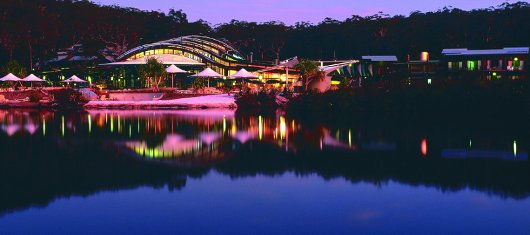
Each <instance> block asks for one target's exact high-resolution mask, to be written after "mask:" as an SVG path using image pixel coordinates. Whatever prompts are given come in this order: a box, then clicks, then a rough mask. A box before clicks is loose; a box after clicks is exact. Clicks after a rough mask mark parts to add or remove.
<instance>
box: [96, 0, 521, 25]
mask: <svg viewBox="0 0 530 235" xmlns="http://www.w3.org/2000/svg"><path fill="white" fill-rule="evenodd" d="M517 1H524V0H93V2H95V3H100V4H105V5H114V4H116V5H119V6H123V7H135V8H139V9H142V10H160V11H163V12H167V11H168V10H169V9H171V8H174V9H182V10H183V11H184V12H185V13H186V14H187V15H188V19H189V20H190V21H195V20H198V19H203V20H206V21H208V22H210V23H211V24H212V25H216V24H219V23H226V22H229V21H230V20H232V19H236V20H244V21H256V22H266V21H282V22H284V23H286V24H288V25H292V24H294V23H296V22H300V21H307V22H311V23H318V22H321V21H322V20H323V19H324V18H326V17H331V18H333V19H337V20H344V19H346V18H348V17H350V16H352V15H360V16H367V15H373V14H376V13H377V12H379V11H382V12H384V13H386V14H390V15H399V14H401V15H408V14H409V13H410V12H412V11H416V10H419V11H423V12H425V11H436V10H438V9H441V8H443V7H445V6H452V7H456V8H460V9H464V10H471V9H477V8H487V7H490V6H498V5H500V4H502V3H503V2H510V3H513V2H517Z"/></svg>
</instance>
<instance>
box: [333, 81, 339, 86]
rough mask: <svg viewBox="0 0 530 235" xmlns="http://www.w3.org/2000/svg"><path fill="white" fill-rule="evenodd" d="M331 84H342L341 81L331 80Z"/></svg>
mask: <svg viewBox="0 0 530 235" xmlns="http://www.w3.org/2000/svg"><path fill="white" fill-rule="evenodd" d="M331 85H340V81H331Z"/></svg>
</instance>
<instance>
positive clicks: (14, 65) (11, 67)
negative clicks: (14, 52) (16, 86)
mask: <svg viewBox="0 0 530 235" xmlns="http://www.w3.org/2000/svg"><path fill="white" fill-rule="evenodd" d="M8 73H12V74H14V75H15V76H17V77H20V78H24V77H26V76H27V75H28V73H27V70H26V68H24V67H23V66H22V65H20V64H19V63H18V62H17V61H16V60H11V61H9V62H7V64H6V65H4V67H2V74H4V75H5V74H8Z"/></svg>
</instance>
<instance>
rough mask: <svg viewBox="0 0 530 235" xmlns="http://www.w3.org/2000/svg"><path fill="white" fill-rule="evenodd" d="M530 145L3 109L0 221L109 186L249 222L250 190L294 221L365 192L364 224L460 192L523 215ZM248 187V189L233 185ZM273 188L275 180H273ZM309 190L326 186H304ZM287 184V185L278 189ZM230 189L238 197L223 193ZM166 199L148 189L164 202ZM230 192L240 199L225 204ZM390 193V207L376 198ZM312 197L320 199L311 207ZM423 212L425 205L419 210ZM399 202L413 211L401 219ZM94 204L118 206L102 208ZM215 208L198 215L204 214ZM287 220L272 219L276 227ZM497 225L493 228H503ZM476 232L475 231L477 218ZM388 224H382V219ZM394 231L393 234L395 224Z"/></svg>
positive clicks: (412, 132)
mask: <svg viewBox="0 0 530 235" xmlns="http://www.w3.org/2000/svg"><path fill="white" fill-rule="evenodd" d="M529 144H530V141H529V138H528V136H525V135H520V134H517V133H510V132H508V133H501V134H499V133H486V134H485V133H482V132H479V133H476V132H473V131H466V130H446V131H432V130H423V129H421V128H412V127H407V128H406V129H400V128H399V127H398V128H396V129H392V128H388V127H386V126H383V127H377V126H376V127H373V126H372V127H363V126H356V125H353V124H352V125H332V124H307V123H302V122H300V121H298V120H294V119H292V118H289V117H287V116H285V115H284V114H283V113H276V114H270V115H263V114H262V115H259V114H256V115H240V114H236V113H235V112H234V111H231V110H189V111H183V110H178V111H173V110H171V111H170V110H168V111H146V110H134V111H130V110H127V111H120V110H117V111H90V112H81V113H54V112H47V111H37V110H16V111H15V110H11V111H6V110H0V147H2V149H3V150H4V151H3V154H2V156H0V185H2V187H3V189H4V190H5V191H4V194H3V195H1V196H0V215H2V214H4V217H7V218H13V217H11V216H10V215H11V214H10V213H13V212H15V211H18V212H16V213H14V214H17V213H22V212H20V211H24V212H27V213H32V212H34V210H33V209H31V208H32V206H35V205H40V206H42V205H47V204H48V203H51V202H53V201H55V200H59V203H60V202H61V201H64V200H67V199H65V198H69V197H70V196H72V195H82V196H89V198H94V197H98V196H93V195H95V194H97V193H98V192H105V191H112V192H116V193H117V194H118V196H123V197H131V198H143V197H142V196H138V195H136V194H137V193H139V192H137V191H135V190H133V191H127V192H124V191H123V190H125V189H135V188H138V187H145V186H147V187H148V188H167V189H168V191H172V190H177V191H179V192H181V193H182V194H178V195H184V194H189V195H187V196H188V197H189V198H196V197H197V196H198V195H200V194H199V193H198V192H197V191H195V190H197V187H204V188H205V189H203V190H204V191H203V193H204V192H208V193H207V194H208V195H211V198H202V200H199V199H196V200H197V201H195V204H193V205H201V204H208V203H209V202H210V200H215V198H217V197H219V198H222V199H223V200H220V201H221V202H224V203H230V205H231V206H233V207H237V206H240V207H237V208H231V209H233V210H234V211H241V212H242V213H247V215H248V214H250V215H252V214H259V213H260V211H252V210H251V209H249V208H248V207H245V206H243V205H241V204H238V203H250V202H249V201H251V200H250V199H249V198H248V196H249V195H252V196H253V197H254V199H253V200H258V199H259V198H262V197H264V194H267V195H268V194H278V191H279V190H283V191H282V193H283V195H284V196H285V198H283V199H282V200H284V201H283V203H284V204H282V205H276V206H274V205H270V204H267V205H269V206H270V207H271V210H273V209H274V210H277V211H279V212H280V213H282V214H285V215H287V216H289V217H291V218H296V215H294V214H292V213H294V212H293V211H297V210H300V205H299V203H300V200H308V201H307V204H304V207H303V209H304V210H306V211H308V212H311V213H315V214H318V213H319V212H322V213H324V212H325V213H328V214H326V215H327V216H328V217H329V218H334V219H339V218H335V217H334V216H335V215H338V214H339V213H336V214H334V213H333V211H329V210H326V209H323V208H320V209H317V208H319V205H322V206H323V205H326V206H331V207H332V208H342V207H343V206H346V207H348V206H350V207H355V206H358V205H354V204H355V202H356V200H357V199H358V197H363V200H364V201H365V202H364V203H366V204H368V205H371V206H372V207H378V208H379V207H381V208H379V210H378V211H377V212H374V210H373V209H371V208H357V207H355V208H356V211H358V213H357V212H356V213H355V214H354V215H350V217H352V218H354V219H355V220H356V221H357V220H360V219H363V220H368V219H370V218H372V217H377V216H383V215H388V214H396V216H394V217H393V216H390V217H388V218H387V219H388V220H387V221H392V220H399V219H400V218H402V215H398V214H399V213H398V212H401V213H405V214H406V216H408V217H409V218H410V219H421V218H418V217H415V216H414V215H416V214H415V213H416V212H417V214H418V215H421V214H423V213H431V212H432V211H438V210H440V209H443V207H444V206H446V207H450V206H451V205H454V204H455V203H461V204H463V203H462V200H463V198H464V197H463V196H455V194H454V193H457V192H458V195H461V194H466V195H469V194H472V197H480V198H481V200H483V201H486V202H487V203H491V204H494V205H495V206H497V207H499V208H502V206H503V205H504V204H503V203H506V201H509V202H510V203H512V204H517V205H520V206H521V207H517V206H514V208H519V209H521V208H526V207H524V206H525V205H528V203H529V196H530V177H529V172H530V170H529V169H530V167H529V163H528V153H527V151H528V147H527V146H529ZM28 146H29V147H28ZM225 178H228V179H225ZM242 181H244V182H246V183H248V185H245V187H244V188H239V187H236V185H237V184H240V183H241V182H242ZM264 181H267V182H268V183H267V184H266V185H265V184H263V182H264ZM220 182H222V183H220ZM306 184H307V185H320V186H318V187H315V188H312V190H311V191H304V190H307V188H304V186H305V185H306ZM278 185H283V187H284V188H282V189H279V188H277V187H278ZM289 185H290V186H289ZM337 185H340V187H338V186H337ZM366 185H371V186H373V188H370V187H367V186H366ZM227 188H229V189H230V190H232V191H230V192H226V191H222V189H227ZM359 188H362V190H360V189H359ZM381 188H383V189H381ZM425 188H428V189H429V190H425ZM209 189H211V190H213V189H218V190H220V191H215V192H214V191H208V190H209ZM289 189H292V190H289ZM322 189H325V190H327V191H322ZM343 189H347V190H353V189H355V190H354V191H355V193H353V192H352V193H348V194H344V192H343V191H341V190H343ZM378 189H379V190H378ZM187 190H189V191H187ZM246 190H248V191H246ZM253 190H255V191H253ZM335 190H336V191H335ZM140 191H142V192H145V191H149V190H148V189H142V190H140ZM367 191H369V192H370V193H366V192H367ZM164 192H166V191H164ZM164 192H159V191H156V192H150V193H153V194H156V196H155V197H161V194H163V193H164ZM340 192H342V194H340ZM381 192H385V193H386V194H388V195H386V194H385V195H381ZM448 192H451V193H448ZM223 193H224V194H223ZM228 194H230V195H234V198H229V197H228V198H227V197H223V196H226V195H228ZM324 194H325V196H324ZM405 194H406V195H419V194H421V195H424V196H423V197H422V200H424V201H419V202H401V203H398V204H399V206H396V205H395V204H396V202H393V201H392V199H396V198H400V197H404V196H403V195H405ZM171 196H175V195H171ZM171 196H168V198H169V199H168V198H166V199H164V200H167V201H161V202H159V203H160V205H159V207H160V208H159V209H160V210H163V208H164V205H165V203H168V204H171V203H174V201H172V199H171ZM383 196H384V197H385V198H386V199H385V200H381V201H377V200H376V198H380V197H383ZM238 198H239V199H238ZM301 198H304V199H301ZM311 198H319V199H320V200H321V201H318V202H316V201H310V199H311ZM326 198H327V199H326ZM407 198H408V196H407ZM429 198H437V199H436V201H429ZM484 198H485V199H484ZM335 199H336V200H335ZM465 199H466V200H467V199H468V198H467V197H466V198H465ZM161 200H162V199H161ZM190 200H191V199H190ZM403 200H404V199H402V201H403ZM130 201H134V200H133V199H130ZM140 201H141V200H140ZM336 201H340V202H341V203H340V204H338V203H336ZM221 202H220V203H221ZM261 202H263V201H261ZM481 202H482V201H481ZM385 203H388V205H386V204H385ZM437 203H440V205H439V206H437ZM52 204H53V203H52ZM79 204H83V202H79ZM419 205H421V206H422V207H425V208H419V207H415V206H419ZM429 205H432V206H429ZM129 206H130V205H129ZM187 206H189V207H191V205H187ZM387 206H388V207H387ZM392 206H394V207H392ZM462 206H464V205H462ZM401 207H403V208H405V207H406V208H408V209H407V210H408V211H406V212H403V211H402V209H400V208H401ZM411 208H413V209H411ZM97 209H99V210H104V211H105V210H109V209H108V208H104V206H100V207H98V208H97ZM195 209H196V208H195ZM254 209H255V208H254ZM262 209H263V208H262ZM311 209H314V210H311ZM144 210H148V209H145V208H144ZM337 210H338V209H337ZM448 210H449V209H448ZM175 211H179V210H178V209H175ZM190 211H193V210H191V209H190ZM411 211H412V212H411ZM458 211H460V210H458ZM208 212H209V211H205V210H195V213H197V215H199V214H206V213H208ZM503 212H504V213H506V214H508V215H507V216H505V217H503V218H504V219H508V218H509V217H510V216H509V212H514V213H515V212H517V213H519V212H520V211H518V210H517V209H513V208H512V209H510V210H507V211H503ZM139 213H141V212H139ZM191 213H193V212H191ZM475 213H478V210H477V209H476V208H473V207H470V208H467V207H466V208H465V212H464V213H462V215H461V217H458V216H456V217H455V218H452V219H454V220H451V221H452V222H458V221H462V219H464V218H466V217H469V216H476V214H475ZM307 214H310V213H307ZM173 216H174V215H173ZM155 217H156V216H155ZM247 217H248V216H247ZM227 218H228V217H227ZM367 218H368V219H367ZM109 219H116V218H109ZM490 219H491V218H489V217H488V218H487V220H490ZM221 220H223V219H221ZM227 220H228V219H227ZM271 220H272V219H271ZM21 221H22V220H21ZM281 221H282V220H272V221H269V223H270V227H269V229H271V228H274V227H275V225H276V226H277V225H279V224H281ZM503 221H504V223H505V221H506V220H503ZM224 222H227V223H228V221H226V220H224ZM489 222H491V223H490V224H491V225H492V226H493V225H495V221H489ZM499 223H500V222H499ZM1 224H2V221H1V217H0V225H1ZM346 224H347V223H338V222H337V221H331V219H330V221H327V223H324V224H322V226H324V227H332V225H336V226H339V227H340V228H344V229H345V230H341V231H342V232H344V231H348V230H347V229H346V228H348V226H347V225H346ZM472 225H474V226H475V225H478V224H472V223H471V222H470V226H472ZM500 225H505V224H500ZM165 226H167V227H170V225H165ZM0 227H1V226H0ZM379 227H381V228H385V223H380V224H379ZM440 227H441V228H444V226H440ZM501 227H502V226H501ZM365 229H366V228H365ZM1 231H2V229H1V228H0V232H1ZM140 231H141V230H140ZM166 231H167V230H166ZM264 231H265V232H264V233H267V232H270V233H273V231H274V230H267V229H265V230H264ZM302 231H303V230H302ZM361 231H364V232H368V233H370V232H372V231H373V230H370V229H368V230H361ZM380 231H383V232H384V230H380ZM388 231H393V230H392V228H390V227H388V230H387V231H386V232H388ZM440 231H444V230H440ZM144 232H145V231H144ZM306 232H311V230H309V231H306ZM423 232H425V231H423ZM512 232H514V231H512ZM515 232H525V231H521V230H516V231H515Z"/></svg>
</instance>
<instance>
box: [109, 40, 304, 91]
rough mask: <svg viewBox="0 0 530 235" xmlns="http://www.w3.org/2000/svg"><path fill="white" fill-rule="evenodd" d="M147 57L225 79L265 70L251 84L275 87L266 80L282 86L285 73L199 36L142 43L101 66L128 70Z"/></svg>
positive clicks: (133, 76)
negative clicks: (204, 70) (213, 72)
mask: <svg viewBox="0 0 530 235" xmlns="http://www.w3.org/2000/svg"><path fill="white" fill-rule="evenodd" d="M148 58H156V59H157V60H158V61H159V62H161V63H163V64H165V65H171V64H174V65H177V66H179V67H181V68H183V69H184V70H186V71H188V72H190V73H194V72H198V71H200V70H202V69H204V68H205V67H209V68H211V69H213V70H214V71H216V72H217V73H219V74H221V75H223V76H226V77H228V76H230V75H232V74H234V73H236V72H237V71H238V70H240V69H242V68H244V69H246V70H248V71H250V72H256V71H259V70H267V71H266V72H262V73H260V76H259V77H260V78H259V79H256V80H254V81H253V82H251V83H259V84H276V83H274V82H269V83H267V82H268V81H269V80H272V81H278V84H279V83H281V81H280V77H281V76H282V75H283V76H285V74H284V73H285V71H284V70H281V69H273V70H268V69H269V68H273V67H274V66H275V64H273V63H272V62H256V61H253V60H252V59H251V58H250V57H249V58H247V57H246V56H245V55H243V53H241V52H240V51H238V50H237V49H236V48H234V47H232V46H231V45H230V44H228V43H227V42H224V41H221V40H217V39H214V38H210V37H206V36H198V35H190V36H184V37H178V38H173V39H169V40H165V41H160V42H155V43H151V44H145V45H142V46H139V47H136V48H133V49H131V50H129V51H127V52H125V53H123V54H122V55H120V56H119V57H117V59H116V62H113V63H107V64H103V66H107V67H109V68H111V67H122V68H123V67H126V68H131V67H134V66H138V65H141V64H145V62H146V60H147V59H148ZM293 72H294V74H292V75H290V78H291V79H292V78H293V77H295V78H297V76H296V72H295V71H293ZM131 76H132V77H131ZM125 77H127V78H126V79H125V80H126V81H125V82H126V84H125V86H129V85H128V84H127V80H131V79H134V78H135V77H137V75H134V74H132V75H125ZM226 77H225V78H226ZM130 83H131V84H134V81H130Z"/></svg>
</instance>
